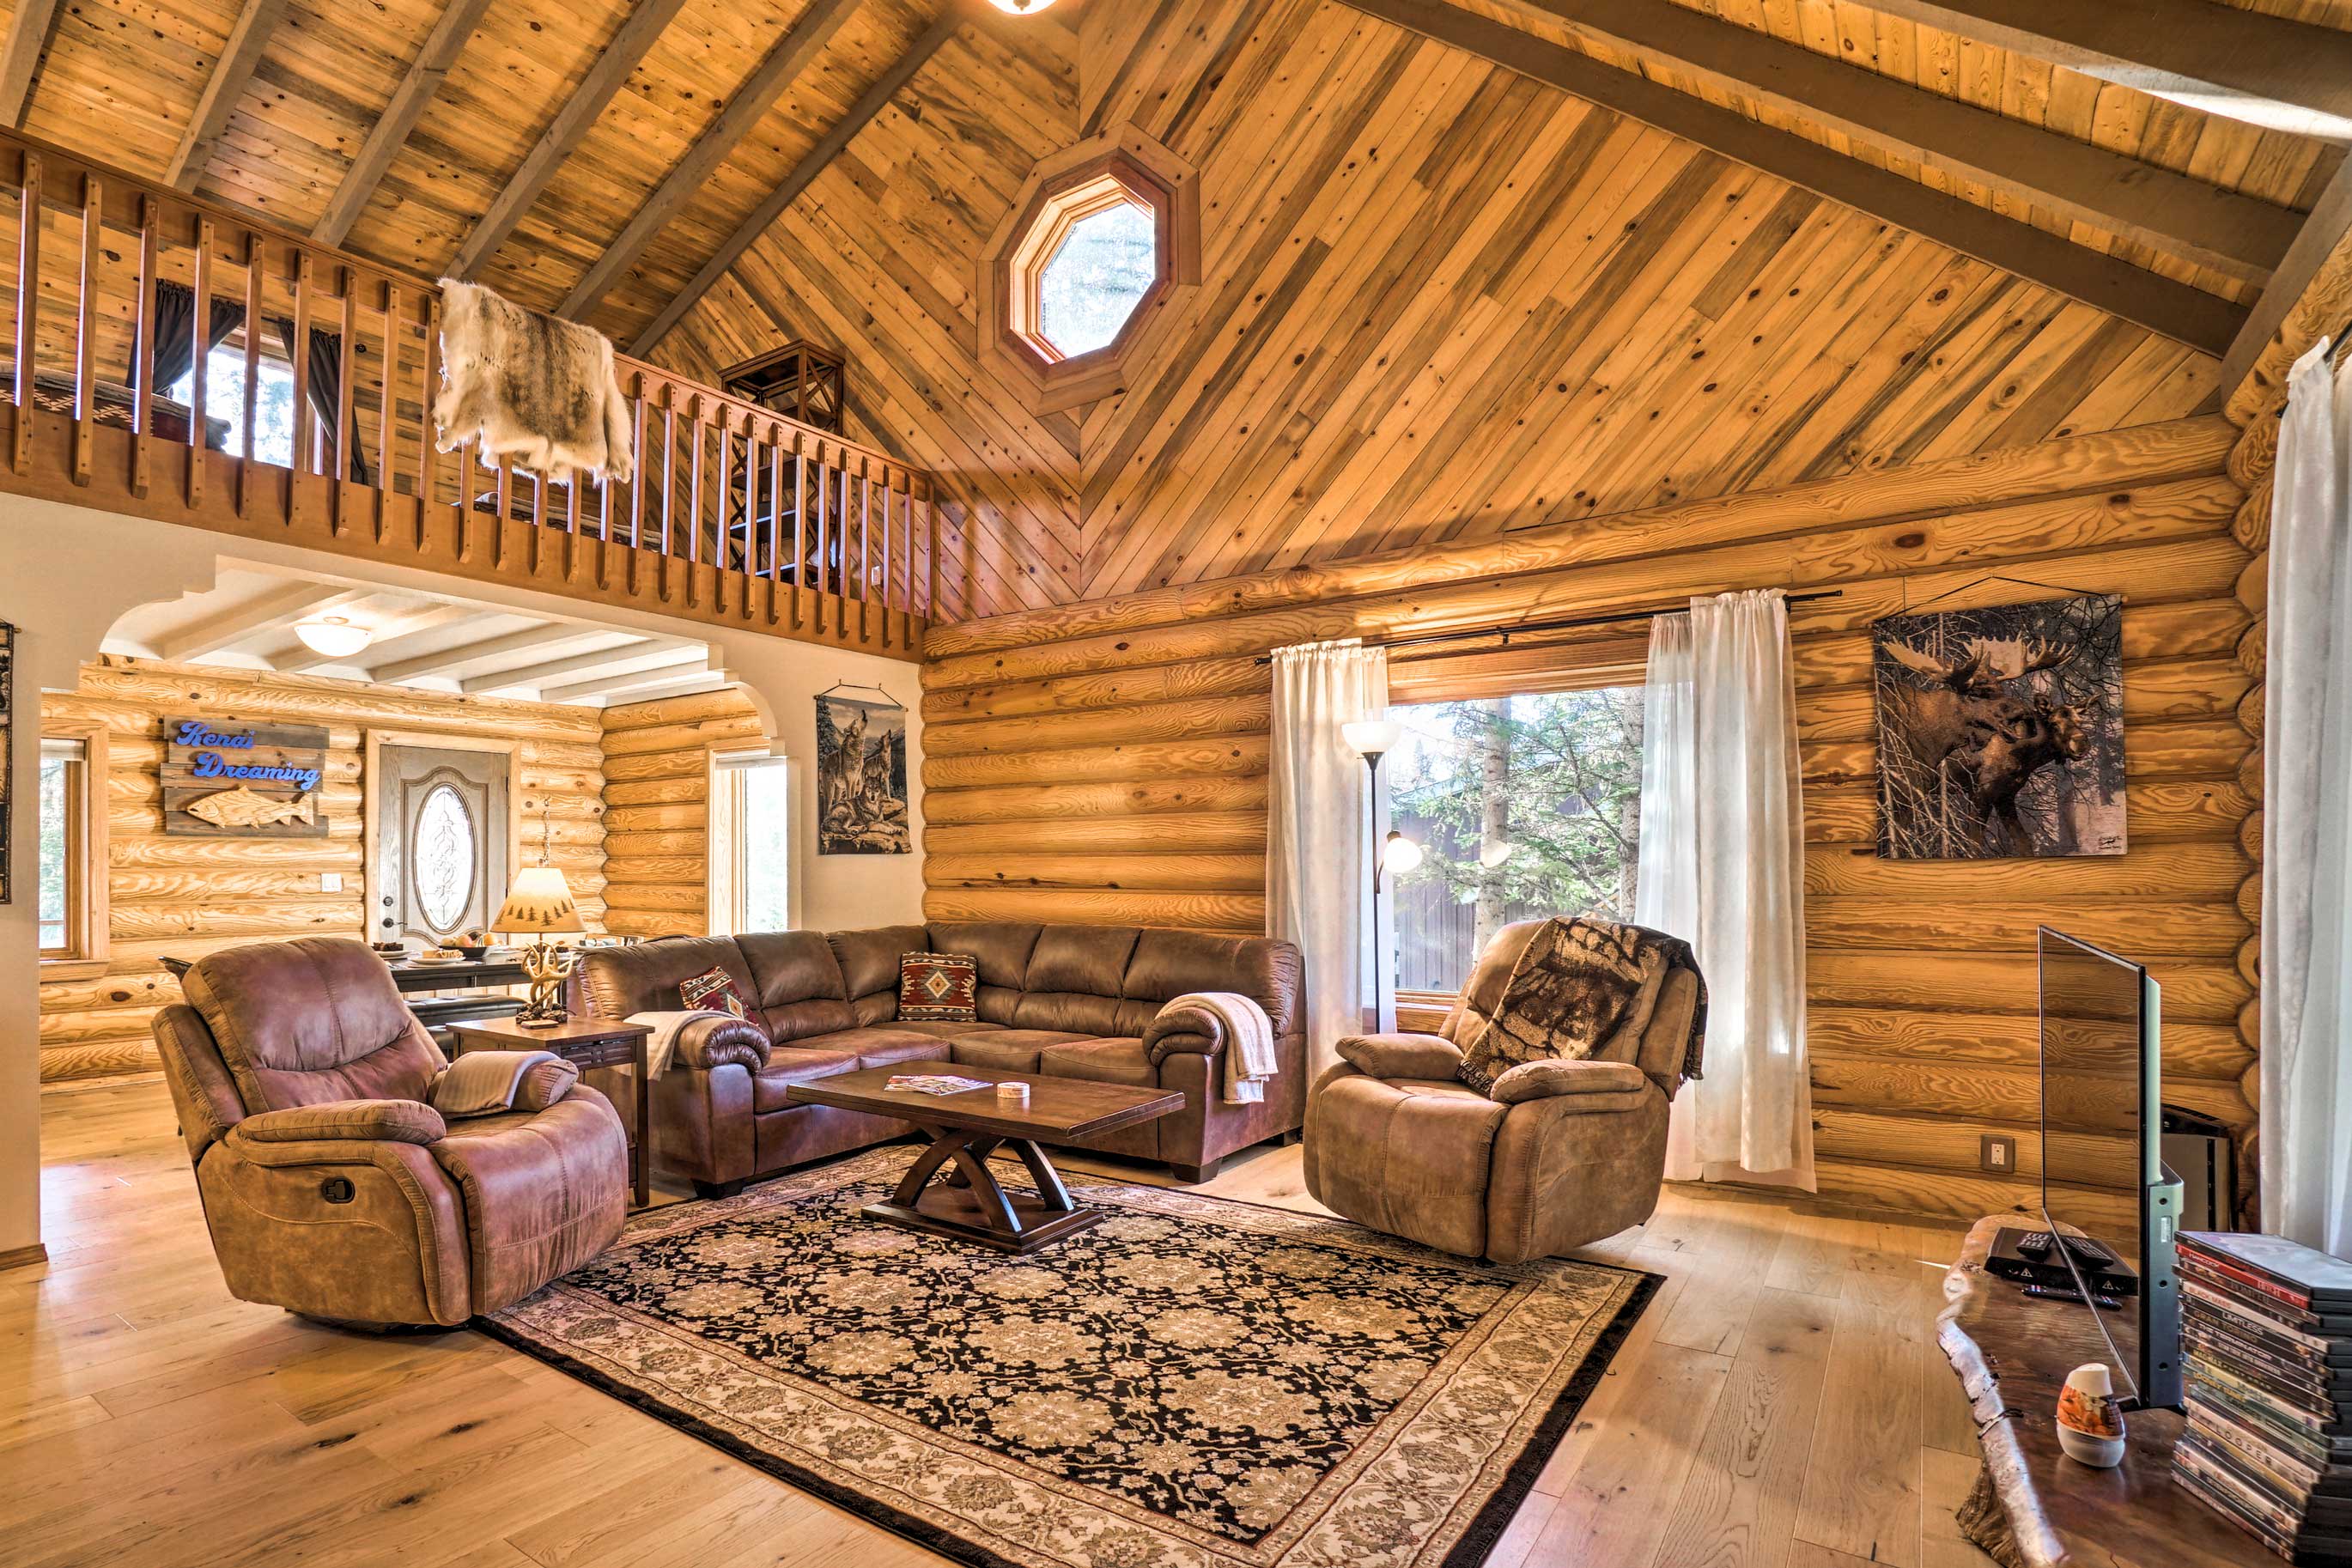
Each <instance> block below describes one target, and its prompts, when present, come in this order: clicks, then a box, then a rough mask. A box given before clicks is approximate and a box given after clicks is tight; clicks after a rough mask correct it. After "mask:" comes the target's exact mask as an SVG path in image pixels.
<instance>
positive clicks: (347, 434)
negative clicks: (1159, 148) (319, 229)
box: [296, 267, 359, 533]
mask: <svg viewBox="0 0 2352 1568" xmlns="http://www.w3.org/2000/svg"><path fill="white" fill-rule="evenodd" d="M335 281H336V283H337V285H338V289H337V292H339V293H340V294H341V296H342V303H341V313H340V314H341V331H337V332H336V334H335V434H334V438H333V440H332V441H331V443H330V444H329V446H330V450H331V452H332V453H333V460H334V465H335V466H334V467H333V468H331V469H330V470H329V471H328V474H327V479H328V484H327V499H328V507H329V510H328V513H327V518H328V528H329V530H330V531H331V532H335V533H341V532H342V531H343V524H344V519H343V481H344V480H346V479H350V478H351V477H352V442H353V440H354V438H355V437H357V436H358V435H359V430H358V428H357V423H358V422H357V421H356V420H354V419H353V418H352V348H353V343H352V338H353V337H354V335H355V334H356V332H357V331H358V328H359V317H358V314H357V312H356V310H355V308H354V307H355V306H356V303H357V301H356V300H354V298H353V296H354V295H355V294H357V293H358V290H357V289H355V288H353V287H352V269H351V268H348V267H345V268H338V269H337V271H336V274H335ZM296 352H297V353H302V354H304V355H308V353H310V342H309V340H308V339H304V340H302V341H301V342H300V343H299V347H298V348H297V350H296ZM296 417H298V418H299V417H300V416H299V413H298V414H297V416H296Z"/></svg>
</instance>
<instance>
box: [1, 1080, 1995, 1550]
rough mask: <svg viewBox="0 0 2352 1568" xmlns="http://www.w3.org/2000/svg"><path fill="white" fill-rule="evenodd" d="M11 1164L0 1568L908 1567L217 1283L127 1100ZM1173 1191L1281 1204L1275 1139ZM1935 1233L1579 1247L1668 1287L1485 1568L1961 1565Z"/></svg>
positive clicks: (413, 1346)
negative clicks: (34, 1183) (24, 1259)
mask: <svg viewBox="0 0 2352 1568" xmlns="http://www.w3.org/2000/svg"><path fill="white" fill-rule="evenodd" d="M42 1158H43V1167H44V1177H43V1180H44V1191H43V1197H44V1201H45V1204H46V1210H47V1233H48V1234H47V1241H48V1247H49V1252H50V1258H49V1261H48V1262H47V1264H46V1265H43V1266H37V1267H35V1268H24V1269H19V1270H15V1271H11V1272H8V1273H5V1274H0V1543H5V1544H0V1560H5V1561H6V1562H7V1563H10V1564H11V1565H12V1568H68V1565H70V1568H107V1565H111V1564H129V1565H136V1568H179V1565H182V1564H185V1565H187V1568H197V1565H199V1564H201V1565H205V1568H229V1565H232V1564H239V1563H255V1564H259V1563H268V1564H269V1565H270V1568H335V1565H340V1568H374V1565H376V1564H386V1565H389V1564H393V1563H399V1564H402V1565H403V1568H555V1565H557V1564H562V1565H563V1568H602V1565H604V1564H620V1563H626V1564H630V1565H631V1568H671V1565H677V1568H685V1565H687V1564H692V1565H693V1568H737V1565H742V1568H749V1565H751V1564H755V1563H756V1564H770V1565H802V1564H805V1565H810V1568H817V1565H830V1564H844V1565H855V1568H900V1565H903V1564H917V1563H937V1562H940V1561H941V1560H940V1559H938V1558H935V1557H933V1556H931V1555H930V1554H929V1553H928V1552H924V1551H922V1550H921V1549H920V1548H919V1547H916V1546H913V1545H911V1544H909V1543H908V1542H903V1541H900V1540H898V1538H896V1537H894V1536H890V1535H887V1534H886V1533H884V1532H882V1531H878V1530H876V1529H874V1528H873V1527H871V1526H869V1525H866V1524H865V1523H863V1522H862V1521H858V1520H856V1519H855V1518H853V1517H851V1516H850V1515H848V1514H846V1513H844V1512H842V1511H841V1510H838V1509H835V1508H833V1507H830V1506H829V1505H827V1504H825V1503H823V1502H820V1501H818V1500H815V1499H814V1498H811V1497H808V1496H806V1495H804V1494H803V1493H801V1492H797V1491H794V1490H793V1489H791V1488H789V1487H786V1486H784V1485H782V1483H780V1482H777V1481H775V1480H773V1479H770V1478H769V1477H767V1476H765V1475H763V1474H761V1473H760V1472H758V1471H756V1470H753V1469H751V1468H750V1467H748V1466H746V1465H743V1464H740V1463H739V1462H737V1461H736V1460H734V1459H731V1458H727V1457H726V1456H724V1455H722V1454H719V1452H717V1451H716V1450H714V1449H711V1448H709V1447H704V1446H703V1445H702V1444H700V1443H698V1442H696V1441H694V1440H693V1439H691V1438H688V1437H686V1436H681V1435H680V1434H678V1433H677V1432H674V1431H672V1430H671V1429H670V1428H668V1427H667V1426H663V1425H661V1424H660V1423H659V1422H657V1421H655V1420H654V1419H652V1418H651V1417H650V1416H646V1415H640V1414H639V1413H637V1412H636V1411H635V1410H633V1409H631V1408H629V1407H628V1406H626V1405H621V1404H619V1403H618V1402H616V1401H614V1400H611V1399H608V1398H606V1397H604V1395H602V1394H596V1393H594V1392H593V1391H592V1390H590V1389H588V1388H586V1387H584V1386H583V1385H581V1384H577V1383H574V1382H572V1380H571V1379H570V1378H567V1377H565V1376H564V1375H563V1374H562V1373H557V1372H554V1371H552V1370H551V1369H549V1368H547V1367H545V1366H543V1365H541V1363H538V1362H535V1361H531V1360H530V1359H529V1358H527V1357H525V1356H522V1355H520V1354H519V1353H517V1352H512V1351H509V1350H507V1349H506V1348H504V1347H503V1346H500V1345H497V1344H494V1343H492V1342H489V1341H488V1340H487V1339H484V1338H482V1337H481V1336H480V1335H478V1334H473V1333H467V1332H462V1331H460V1332H453V1333H449V1334H444V1335H438V1336H434V1337H418V1338H386V1339H378V1338H373V1337H368V1336H363V1335H354V1334H349V1333H343V1332H340V1331H334V1330H331V1329H325V1328H320V1327H318V1326H316V1325H314V1324H310V1323H307V1322H304V1321H301V1320H300V1319H298V1318H294V1317H291V1316H289V1314H287V1313H285V1312H281V1311H278V1310H274V1309H271V1308H267V1307H255V1306H248V1305H246V1304H244V1303H242V1302H238V1301H235V1300H230V1299H229V1297H228V1295H227V1292H226V1289H224V1288H223V1286H222V1283H221V1278H220V1272H219V1270H218V1268H216V1267H215V1265H214V1262H213V1258H212V1252H211V1247H210V1245H209V1243H208V1242H207V1240H206V1238H205V1228H204V1220H203V1217H202V1215H201V1214H200V1213H199V1211H198V1209H197V1205H196V1198H195V1188H194V1181H193V1179H192V1178H191V1176H190V1173H189V1170H188V1164H187V1159H186V1155H185V1152H184V1146H183V1145H182V1144H181V1142H180V1141H179V1139H178V1138H177V1137H176V1136H175V1134H174V1133H173V1120H172V1113H171V1108H170V1104H169V1101H168V1100H167V1099H166V1098H165V1095H164V1092H163V1087H162V1086H161V1085H160V1084H156V1083H145V1084H136V1085H130V1086H125V1087H120V1088H109V1089H86V1090H79V1091H75V1092H69V1093H58V1094H52V1095H50V1096H48V1097H47V1100H45V1103H44V1106H43V1114H42ZM1070 1163H1071V1165H1072V1166H1073V1167H1074V1168H1087V1162H1084V1161H1079V1160H1073V1161H1071V1162H1070ZM1102 1168H1103V1169H1106V1170H1115V1171H1116V1173H1118V1174H1119V1175H1121V1176H1125V1177H1129V1178H1132V1177H1134V1176H1136V1175H1137V1172H1136V1171H1135V1170H1134V1169H1132V1168H1129V1167H1125V1166H1117V1167H1112V1166H1108V1165H1106V1166H1104V1167H1102ZM1206 1190H1208V1191H1211V1192H1214V1193H1219V1194H1224V1195H1227V1196H1231V1197H1237V1198H1244V1199H1248V1200H1251V1201H1254V1202H1259V1203H1272V1204H1280V1205H1288V1206H1292V1207H1299V1208H1307V1207H1311V1206H1312V1204H1311V1201H1310V1200H1309V1199H1308V1198H1307V1196H1306V1194H1305V1191H1304V1188H1303V1185H1302V1184H1301V1180H1300V1174H1299V1163H1298V1152H1297V1150H1296V1149H1265V1150H1261V1151H1258V1152H1255V1153H1254V1154H1252V1155H1251V1156H1250V1157H1248V1158H1246V1159H1242V1160H1235V1161H1230V1162H1228V1163H1227V1165H1226V1168H1225V1171H1224V1173H1223V1174H1222V1175H1220V1176H1219V1177H1218V1179H1217V1180H1216V1181H1214V1182H1213V1183H1211V1184H1209V1185H1208V1187H1207V1189H1206ZM1960 1235H1961V1232H1960V1231H1959V1230H1958V1228H1954V1227H1946V1226H1940V1225H1931V1224H1920V1223H1911V1222H1907V1221H1904V1220H1901V1219H1890V1218H1886V1217H1884V1216H1867V1215H1854V1214H1850V1213H1839V1212H1835V1211H1832V1210H1830V1209H1828V1208H1826V1207H1823V1206H1822V1205H1817V1204H1814V1203H1812V1202H1811V1200H1805V1199H1798V1200H1796V1201H1785V1200H1781V1199H1777V1198H1772V1197H1769V1196H1761V1195H1758V1194H1734V1193H1727V1192H1723V1191H1720V1190H1709V1191H1698V1190H1694V1189H1685V1188H1675V1189H1671V1190H1670V1191H1669V1192H1668V1194H1667V1196H1666V1200H1665V1202H1664V1204H1663V1205H1661V1207H1660V1209H1659V1211H1658V1214H1657V1215H1656V1216H1655V1217H1654V1219H1653V1220H1652V1221H1651V1222H1650V1224H1648V1225H1647V1226H1643V1227H1642V1228H1641V1229H1639V1230H1637V1231H1628V1232H1626V1233H1625V1234H1623V1235H1622V1236H1619V1237H1613V1238H1612V1239H1611V1240H1610V1241H1609V1242H1607V1243H1604V1244H1602V1245H1601V1246H1599V1247H1592V1248H1591V1249H1589V1253H1588V1255H1589V1256H1591V1257H1592V1258H1598V1259H1601V1260H1604V1261H1609V1262H1616V1263H1622V1264H1626V1265H1629V1266H1632V1267H1635V1268H1646V1269H1650V1270H1652V1271H1654V1272H1656V1273H1659V1274H1663V1275H1664V1276H1666V1283H1665V1285H1664V1288H1663V1289H1661V1290H1660V1291H1659V1293H1658V1295H1657V1297H1656V1299H1655V1300H1654V1302H1653V1304H1652V1305H1651V1307H1650V1310H1648V1311H1647V1312H1646V1313H1645V1314H1644V1315H1643V1319H1642V1321H1641V1323H1640V1324H1639V1325H1638V1326H1637V1327H1636V1328H1635V1330H1634V1331H1633V1336H1632V1338H1631V1339H1630V1340H1629V1341H1628V1342H1627V1344H1626V1346H1625V1348H1624V1350H1623V1351H1622V1352H1621V1353H1620V1354H1619V1356H1618V1358H1617V1360H1616V1363H1615V1364H1614V1366H1613V1367H1612V1370H1611V1372H1610V1374H1609V1376H1608V1377H1607V1379H1606V1380H1604V1382H1603V1383H1602V1384H1601V1388H1600V1389H1599V1390H1598V1391H1597V1392H1596V1393H1595V1394H1593V1396H1592V1399H1591V1402H1590V1403H1589V1404H1588V1405H1586V1406H1585V1409H1584V1412H1583V1415H1582V1417H1581V1418H1580V1420H1579V1421H1578V1422H1577V1424H1576V1426H1575V1427H1574V1429H1573V1430H1572V1431H1571V1432H1570V1434H1569V1436H1568V1437H1567V1438H1566V1439H1565V1440H1564V1441H1563V1442H1562V1444H1561V1445H1560V1447H1559V1450H1558V1452H1557V1453H1556V1454H1554V1456H1553V1457H1552V1459H1551V1462H1550V1463H1549V1466H1547V1467H1546V1468H1545V1470H1544V1473H1543V1475H1542V1477H1541V1478H1540V1479H1538V1482H1537V1484H1536V1490H1535V1491H1534V1493H1533V1494H1532V1495H1531V1496H1530V1497H1529V1498H1528V1501H1527V1503H1526V1505H1525V1506H1524V1507H1523V1508H1522V1509H1521V1510H1520V1512H1519V1515H1518V1518H1517V1521H1515V1522H1514V1523H1513V1525H1512V1527H1511V1529H1510V1531H1509V1532H1508V1533H1507V1535H1506V1536H1505V1537H1504V1539H1503V1541H1502V1542H1501V1543H1500V1544H1499V1545H1498V1546H1497V1547H1496V1551H1495V1552H1494V1554H1493V1555H1492V1556H1491V1557H1490V1558H1489V1559H1488V1563H1489V1568H1538V1565H1541V1568H1558V1565H1567V1564H1576V1565H1586V1564H1590V1565H1592V1568H1637V1565H1641V1564H1652V1565H1656V1568H1682V1565H1685V1564H1688V1565H1697V1564H1705V1565H1706V1568H1776V1565H1777V1568H1850V1565H1852V1564H1857V1563H1890V1564H1894V1565H1895V1568H1963V1565H1967V1564H1981V1563H1987V1562H1989V1561H1990V1560H1989V1559H1987V1558H1985V1557H1983V1556H1982V1555H1981V1554H1980V1553H1979V1552H1977V1551H1976V1550H1975V1549H1974V1548H1973V1547H1970V1546H1969V1545H1967V1544H1966V1543H1965V1542H1961V1541H1960V1540H1959V1539H1958V1536H1957V1535H1956V1534H1955V1533H1954V1531H1953V1528H1952V1518H1951V1514H1952V1508H1953V1506H1954V1504H1956V1503H1957V1502H1958V1500H1960V1499H1961V1498H1962V1497H1963V1496H1964V1495H1965V1494H1966V1492H1967V1490H1968V1487H1969V1480H1970V1479H1971V1478H1972V1476H1973V1475H1974V1472H1975V1466H1976V1460H1975V1458H1974V1452H1975V1440H1974V1436H1973V1432H1972V1428H1971V1426H1970V1425H1969V1415H1968V1412H1967V1409H1966V1407H1965V1405H1963V1404H1962V1403H1961V1401H1960V1399H1959V1395H1958V1385H1957V1382H1956V1380H1955V1379H1954V1378H1953V1377H1952V1375H1951V1373H1949V1372H1948V1370H1947V1369H1946V1368H1945V1366H1944V1364H1943V1361H1942V1358H1941V1356H1940V1355H1939V1354H1938V1353H1937V1351H1936V1348H1935V1343H1934V1339H1933V1336H1932V1334H1931V1332H1930V1329H1931V1326H1932V1323H1933V1314H1934V1308H1935V1304H1936V1302H1937V1299H1938V1289H1937V1287H1938V1283H1939V1281H1940V1280H1941V1279H1942V1277H1943V1271H1944V1263H1945V1260H1946V1258H1948V1255H1949V1254H1951V1253H1952V1252H1954V1251H1956V1250H1957V1248H1958V1242H1959V1237H1960Z"/></svg>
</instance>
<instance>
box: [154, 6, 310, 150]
mask: <svg viewBox="0 0 2352 1568" xmlns="http://www.w3.org/2000/svg"><path fill="white" fill-rule="evenodd" d="M286 3H287V0H245V5H244V8H243V9H241V10H239V11H238V12H237V14H236V24H235V25H234V26H231V27H230V28H229V30H228V39H227V41H226V43H224V44H223V45H222V46H221V57H220V59H219V60H218V61H217V62H216V63H215V65H214V66H213V74H212V75H211V76H210V77H208V78H207V79H205V91H204V96H203V97H201V98H199V99H197V100H196V113H195V118H194V119H193V120H191V121H188V129H187V132H186V133H185V134H184V135H183V136H182V137H181V138H180V145H179V147H178V148H177V149H176V150H175V151H174V152H173V153H172V162H171V163H170V164H169V165H167V166H166V167H165V168H164V170H163V183H164V184H167V185H170V186H172V187H173V189H175V190H182V191H193V190H194V189H195V188H196V182H197V181H198V180H200V179H202V178H203V177H204V173H205V165H206V164H208V163H211V162H212V157H213V148H214V147H215V145H216V144H218V142H220V139H221V132H224V131H226V130H227V129H228V117H229V115H230V113H231V112H232V111H233V110H236V103H237V100H238V99H240V98H242V97H244V96H245V84H246V83H247V82H249V81H251V80H252V79H253V68H254V67H255V66H257V65H258V64H260V62H261V51H262V49H263V47H266V46H267V45H268V42H269V35H270V34H272V33H274V32H276V31H277V30H278V23H279V22H281V21H283V20H284V19H285V16H286Z"/></svg>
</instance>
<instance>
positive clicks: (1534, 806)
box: [1386, 687, 1642, 992]
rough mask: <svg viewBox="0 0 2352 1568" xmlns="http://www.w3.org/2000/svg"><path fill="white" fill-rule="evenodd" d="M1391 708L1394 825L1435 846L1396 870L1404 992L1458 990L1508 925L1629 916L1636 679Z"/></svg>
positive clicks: (1638, 788) (1636, 829) (1635, 804)
mask: <svg viewBox="0 0 2352 1568" xmlns="http://www.w3.org/2000/svg"><path fill="white" fill-rule="evenodd" d="M1389 715H1390V717H1391V718H1392V719H1395V720H1397V721H1399V722H1401V723H1402V724H1403V725H1404V728H1405V740H1404V742H1403V744H1402V745H1401V746H1400V747H1399V748H1398V749H1397V750H1396V751H1394V752H1390V753H1389V759H1388V762H1387V764H1386V765H1387V767H1388V768H1389V770H1390V772H1389V773H1388V784H1389V812H1390V817H1391V826H1393V827H1396V828H1398V829H1399V830H1401V831H1402V832H1403V833H1404V834H1405V835H1406V837H1410V838H1412V839H1415V840H1417V841H1418V842H1419V843H1420V844H1421V845H1422V847H1423V849H1424V851H1425V852H1426V858H1424V859H1423V861H1422V863H1421V865H1420V867H1419V868H1416V869H1415V870H1412V871H1411V872H1408V873H1406V874H1405V875H1403V876H1402V877H1400V878H1399V879H1398V880H1397V888H1396V894H1395V907H1396V933H1397V943H1398V963H1397V986H1398V989H1400V990H1403V991H1436V992H1453V991H1456V990H1458V989H1460V987H1461V985H1462V983H1463V982H1464V981H1465V980H1466V979H1467V978H1468V977H1469V973H1470V965H1471V963H1472V962H1473V961H1474V960H1475V958H1476V956H1477V954H1478V952H1480V951H1481V950H1482V949H1484V948H1485V946H1486V942H1487V940H1488V939H1489V938H1490V937H1492V936H1493V935H1494V934H1495V932H1496V931H1497V930H1499V929H1500V928H1501V927H1503V926H1505V925H1507V924H1508V923H1509V922H1510V921H1518V920H1531V919H1537V918H1540V917H1543V916H1548V915H1574V914H1585V913H1590V914H1597V915H1601V916H1603V917H1606V918H1608V919H1612V920H1631V919H1633V868H1634V863H1635V859H1636V855H1637V849H1638V844H1639V839H1640V834H1641V797H1642V692H1641V689H1640V688H1639V687H1608V688H1601V689H1594V690H1589V691H1567V692H1559V693H1554V694H1546V695H1542V696H1522V697H1507V698H1496V699H1489V700H1477V701H1467V702H1433V703H1426V704H1421V705H1417V706H1412V707H1401V708H1391V709H1390V710H1389Z"/></svg>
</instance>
